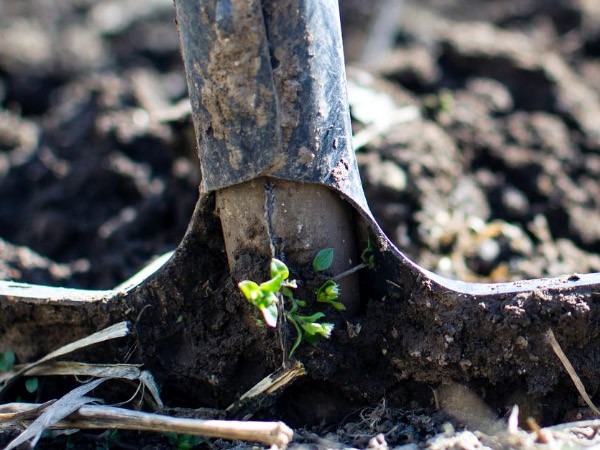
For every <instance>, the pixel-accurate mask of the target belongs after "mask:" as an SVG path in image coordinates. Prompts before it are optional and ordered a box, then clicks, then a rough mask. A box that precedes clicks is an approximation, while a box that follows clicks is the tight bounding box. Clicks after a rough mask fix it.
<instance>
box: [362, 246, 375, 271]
mask: <svg viewBox="0 0 600 450" xmlns="http://www.w3.org/2000/svg"><path fill="white" fill-rule="evenodd" d="M360 259H361V260H362V262H363V264H364V265H365V266H367V269H370V270H373V269H374V268H375V255H374V254H373V243H372V242H371V238H369V240H368V241H367V247H366V248H365V249H364V250H363V252H362V253H361V255H360Z"/></svg>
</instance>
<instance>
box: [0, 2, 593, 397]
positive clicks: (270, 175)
mask: <svg viewBox="0 0 600 450" xmlns="http://www.w3.org/2000/svg"><path fill="white" fill-rule="evenodd" d="M175 6H176V11H177V23H178V28H179V34H180V40H181V49H182V55H183V59H184V62H185V69H186V74H187V81H188V88H189V95H190V101H191V105H192V114H193V121H194V126H195V129H196V134H197V140H198V151H199V159H200V166H201V173H202V180H201V184H200V187H199V191H200V197H199V200H198V203H197V205H196V209H195V211H194V215H193V217H192V219H191V222H190V224H189V227H188V230H187V232H186V235H185V236H184V238H183V240H182V242H181V244H180V245H179V246H178V248H177V249H176V250H175V252H174V253H173V254H169V255H165V256H164V257H162V258H159V259H158V260H156V261H155V262H154V263H153V264H151V265H150V266H149V267H147V268H146V269H144V270H143V271H141V272H140V273H139V274H137V275H136V276H135V277H133V278H132V279H131V280H129V281H127V282H125V283H124V284H122V285H120V286H119V287H117V288H115V289H113V290H108V291H88V290H77V289H63V288H53V287H45V286H36V285H29V284H22V283H16V282H10V281H2V282H0V304H1V305H2V315H1V317H0V348H3V349H7V348H11V349H13V350H14V351H15V352H16V353H17V355H18V356H19V358H20V359H21V360H26V359H29V358H31V357H33V356H34V355H39V354H43V353H44V352H47V351H49V350H52V349H53V348H55V347H57V346H58V345H60V344H61V343H64V342H65V341H68V340H72V339H74V338H78V337H81V336H84V335H85V334H86V333H92V332H94V331H96V330H98V329H100V328H102V327H104V326H107V325H109V324H111V323H114V322H116V321H120V320H124V319H128V320H131V321H132V322H133V323H134V325H135V327H136V332H137V335H136V339H137V340H136V343H137V346H138V357H139V359H140V361H141V362H142V363H144V364H146V366H147V367H149V368H150V369H151V370H152V371H154V372H155V374H156V375H157V377H158V379H159V381H161V382H162V383H163V384H165V385H167V386H170V387H171V389H177V388H176V386H179V388H178V389H180V392H185V393H186V395H187V396H188V398H191V399H196V400H198V401H201V402H202V403H203V404H212V405H217V406H218V405H223V404H224V403H225V404H226V403H228V402H230V401H231V400H232V399H234V398H235V395H237V394H238V393H239V392H240V390H241V391H243V390H244V389H246V388H247V387H249V386H251V385H253V384H254V383H256V381H258V380H259V379H260V378H261V377H262V376H264V374H265V373H268V372H269V371H272V370H273V369H274V368H276V367H277V366H278V364H279V360H280V356H279V352H280V351H281V350H280V349H279V348H278V347H277V344H276V343H275V341H274V340H269V339H267V338H265V335H264V334H260V333H258V332H257V331H256V330H255V328H253V327H255V325H254V323H253V317H254V316H253V314H255V312H254V311H253V310H252V309H251V308H249V307H247V306H248V305H246V304H245V300H244V299H243V298H242V297H241V295H237V296H234V297H235V298H222V297H219V292H222V291H220V290H219V289H220V287H219V286H217V285H216V284H215V283H217V282H223V278H221V279H219V278H215V277H214V276H212V277H210V276H208V275H207V274H209V273H213V274H214V273H215V271H223V272H230V273H231V274H232V275H233V280H235V282H237V281H239V280H240V279H241V278H242V277H248V276H254V275H256V273H253V271H255V272H256V271H258V273H261V272H260V270H262V267H264V266H261V264H263V263H265V262H266V261H268V259H270V258H271V257H277V258H279V259H281V260H284V261H285V262H286V263H288V264H290V265H291V266H293V267H302V266H303V265H306V264H307V263H309V262H310V260H311V259H312V257H314V254H315V253H316V251H318V250H319V249H321V248H325V247H332V248H334V249H335V251H336V255H338V257H337V259H336V261H335V262H334V266H332V269H331V270H332V271H333V272H342V271H344V270H346V269H348V268H350V267H352V266H353V265H356V264H357V262H358V257H359V255H360V252H361V250H362V249H364V248H365V246H366V245H367V243H368V242H369V241H370V242H371V244H372V246H373V256H374V269H373V270H366V269H365V270H362V271H361V272H360V273H356V274H354V275H352V276H349V277H346V278H345V279H344V285H343V286H342V292H343V293H344V294H343V301H344V302H345V303H346V307H347V312H346V315H345V316H344V317H345V319H344V320H345V321H346V325H347V326H348V332H347V333H346V331H345V330H344V329H343V327H338V330H339V331H338V333H339V334H338V335H334V337H333V339H332V340H330V341H328V343H327V344H326V345H324V347H323V349H319V348H317V349H316V350H314V351H313V352H312V353H310V352H309V353H307V354H306V355H305V358H306V366H307V369H308V371H309V374H310V375H311V376H312V377H313V379H318V380H320V382H331V383H333V384H336V386H337V385H338V384H339V383H337V382H336V380H339V379H340V378H339V377H341V376H342V375H343V376H344V377H345V378H344V383H343V386H340V387H339V389H342V391H343V393H344V394H345V395H347V396H348V397H349V398H358V397H360V398H361V399H362V400H365V401H366V400H367V399H371V400H375V401H378V400H379V399H380V396H381V395H382V394H383V392H387V391H386V389H388V390H390V389H392V388H393V386H396V384H397V383H398V382H401V381H402V380H413V381H417V382H424V383H436V382H439V381H442V380H449V379H453V380H455V381H458V382H463V383H468V382H469V381H471V380H472V379H474V378H477V379H484V380H487V381H488V382H491V383H500V382H504V383H506V384H507V386H508V385H511V383H514V381H515V380H520V382H522V383H523V384H524V385H526V386H527V387H528V388H529V389H530V390H532V391H535V392H537V393H538V394H540V395H542V394H544V393H546V392H548V391H549V390H550V389H552V388H555V387H556V385H557V383H558V381H557V380H558V378H559V377H558V375H559V374H561V373H562V372H561V371H562V367H561V366H560V365H559V364H558V362H557V361H555V358H554V355H553V354H552V352H551V350H550V347H549V346H548V345H547V339H546V336H547V334H546V333H547V330H548V329H553V330H554V332H555V334H556V336H557V337H558V339H559V341H561V343H562V345H563V346H564V347H565V348H578V349H581V351H582V352H592V351H593V350H591V349H594V348H597V346H598V344H599V343H600V342H599V341H600V337H599V334H598V333H597V332H596V331H594V330H596V329H597V328H598V323H597V320H596V319H594V317H598V312H599V311H598V306H597V304H598V301H597V300H598V297H599V296H600V274H598V273H593V274H571V275H565V276H563V277H558V278H552V279H537V280H527V281H517V282H510V283H496V284H483V283H468V282H462V281H457V280H452V279H448V278H444V277H441V276H439V275H436V274H434V273H432V272H430V271H428V270H426V269H424V268H422V267H420V266H419V265H417V264H415V263H414V262H413V261H411V260H410V259H409V258H407V257H406V256H405V255H404V254H403V253H402V252H401V251H399V250H398V249H397V248H396V247H395V246H394V244H393V243H392V242H391V241H390V240H389V239H388V238H387V237H386V236H385V235H384V233H383V232H382V231H381V229H380V227H379V226H378V224H377V222H376V220H375V219H374V218H373V216H372V214H371V212H370V210H369V207H368V205H367V202H366V200H365V196H364V193H363V190H362V187H361V183H360V179H359V175H358V170H357V164H356V160H355V156H354V153H353V149H352V136H351V125H350V115H349V108H348V103H347V98H346V86H345V75H344V62H343V52H342V41H341V32H340V24H339V15H338V10H337V1H336V0H306V1H294V0H200V1H198V0H196V1H192V0H176V1H175ZM215 212H216V213H217V216H218V219H217V218H215V214H214V213H215ZM221 235H222V236H223V237H222V240H221V237H220V236H221ZM307 242H308V243H309V244H310V246H309V247H307ZM223 246H224V247H225V251H226V254H225V256H226V257H225V256H223V255H222V254H221V253H220V252H219V248H222V247H223ZM207 255H212V258H211V257H207ZM257 267H259V269H260V270H259V269H257ZM249 274H250V275H249ZM256 276H258V275H256ZM229 283H231V280H230V281H229ZM231 291H235V290H234V289H233V290H231ZM190 311H193V314H192V313H190ZM190 314H191V315H190ZM341 323H342V324H343V321H342V322H341ZM361 329H362V330H361ZM351 330H352V333H351V332H350V331H351ZM257 333H258V334H257ZM261 333H262V332H261ZM236 336H237V337H236ZM239 336H248V338H247V342H241V343H240V342H238V344H236V345H237V347H236V346H233V345H230V343H231V342H232V340H236V339H237V341H240V338H239ZM237 341H236V342H237ZM241 341H244V340H243V339H241ZM327 346H330V347H327ZM331 346H334V347H335V352H336V353H335V354H336V355H337V356H335V357H333V356H332V355H333V354H334V353H333V351H332V350H331V349H332V348H333V347H331ZM586 349H589V350H586ZM114 351H115V352H116V353H117V354H119V352H124V349H114ZM590 355H592V354H591V353H590ZM327 358H329V359H330V360H329V361H328V364H330V365H329V366H328V370H327V371H323V370H321V371H319V370H317V368H318V367H321V366H319V365H318V360H319V359H321V360H323V359H327ZM585 358H586V356H585V355H583V357H581V359H579V360H580V361H584V360H585ZM590 358H591V356H590ZM311 361H312V362H311ZM207 363H208V364H207ZM360 364H363V367H378V368H379V369H378V371H376V372H373V373H372V374H370V376H371V379H372V381H373V380H376V381H377V382H375V381H373V382H372V383H366V382H365V380H364V377H363V375H364V372H361V373H358V374H352V371H351V370H349V369H348V367H349V366H352V365H360ZM373 364H375V366H374V365H373ZM587 367H588V366H586V365H584V364H581V365H580V367H576V369H577V370H581V372H582V373H581V374H583V375H586V374H588V375H589V376H593V373H591V372H589V371H590V369H589V368H587ZM311 368H313V369H314V371H313V372H311ZM586 371H587V372H586ZM357 372H360V371H357ZM581 374H580V375H581ZM367 378H368V377H367ZM181 386H184V387H181ZM200 399H201V400H200Z"/></svg>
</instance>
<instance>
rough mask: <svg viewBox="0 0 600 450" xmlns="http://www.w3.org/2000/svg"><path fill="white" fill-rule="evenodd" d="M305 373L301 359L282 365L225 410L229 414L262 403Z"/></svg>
mask: <svg viewBox="0 0 600 450" xmlns="http://www.w3.org/2000/svg"><path fill="white" fill-rule="evenodd" d="M304 375H306V370H304V366H303V365H302V363H301V362H300V361H295V362H294V364H292V365H291V366H289V367H282V368H280V369H279V370H277V371H275V372H273V373H272V374H270V375H269V376H267V377H265V378H263V379H262V380H260V381H259V382H258V383H256V385H254V387H252V388H251V389H250V390H249V391H247V392H246V393H245V394H244V395H242V396H241V397H240V398H239V400H237V401H236V402H235V403H232V404H231V405H229V406H228V407H227V409H226V410H225V411H226V412H227V413H228V414H236V413H237V412H239V411H241V410H244V409H248V407H249V405H253V404H256V405H258V404H260V403H262V402H261V400H263V399H265V398H266V397H268V396H270V395H274V394H276V393H277V392H278V391H280V390H281V388H283V387H284V386H287V385H288V384H289V383H291V382H292V381H294V380H295V379H296V378H298V377H301V376H304ZM250 409H252V408H250Z"/></svg>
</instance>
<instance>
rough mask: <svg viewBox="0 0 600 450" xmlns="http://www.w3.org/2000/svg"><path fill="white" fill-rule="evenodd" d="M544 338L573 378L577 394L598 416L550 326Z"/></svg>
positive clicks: (598, 412)
mask: <svg viewBox="0 0 600 450" xmlns="http://www.w3.org/2000/svg"><path fill="white" fill-rule="evenodd" d="M546 339H547V340H548V343H549V344H550V346H551V347H552V350H554V353H556V356H558V359H560V362H561V363H562V365H563V366H564V367H565V370H566V371H567V373H568V374H569V376H570V377H571V380H573V383H574V384H575V387H576V388H577V391H578V392H579V395H581V397H582V398H583V400H584V401H585V403H586V404H587V405H588V407H589V408H590V409H591V410H592V412H593V413H594V414H595V415H596V416H599V417H600V411H598V408H596V406H595V405H594V404H593V403H592V399H590V396H589V395H588V394H587V392H586V390H585V386H584V385H583V383H582V382H581V379H580V378H579V375H577V372H575V369H574V368H573V365H572V364H571V362H570V361H569V359H568V358H567V355H565V352H563V351H562V348H560V344H559V343H558V341H557V340H556V337H555V336H554V333H553V332H552V329H550V328H548V331H546Z"/></svg>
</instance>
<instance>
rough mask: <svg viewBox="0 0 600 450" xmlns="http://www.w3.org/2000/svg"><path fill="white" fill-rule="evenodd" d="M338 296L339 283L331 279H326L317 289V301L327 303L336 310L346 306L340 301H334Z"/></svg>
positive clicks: (341, 309) (343, 308) (342, 309)
mask: <svg viewBox="0 0 600 450" xmlns="http://www.w3.org/2000/svg"><path fill="white" fill-rule="evenodd" d="M339 296H340V285H339V284H337V283H336V282H335V281H333V280H327V281H326V282H325V283H324V284H323V286H321V287H320V288H319V289H317V301H318V302H320V303H329V304H330V305H331V306H333V307H334V308H335V309H337V310H338V311H344V310H345V309H346V306H344V304H343V303H342V302H336V300H337V299H338V298H339Z"/></svg>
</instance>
